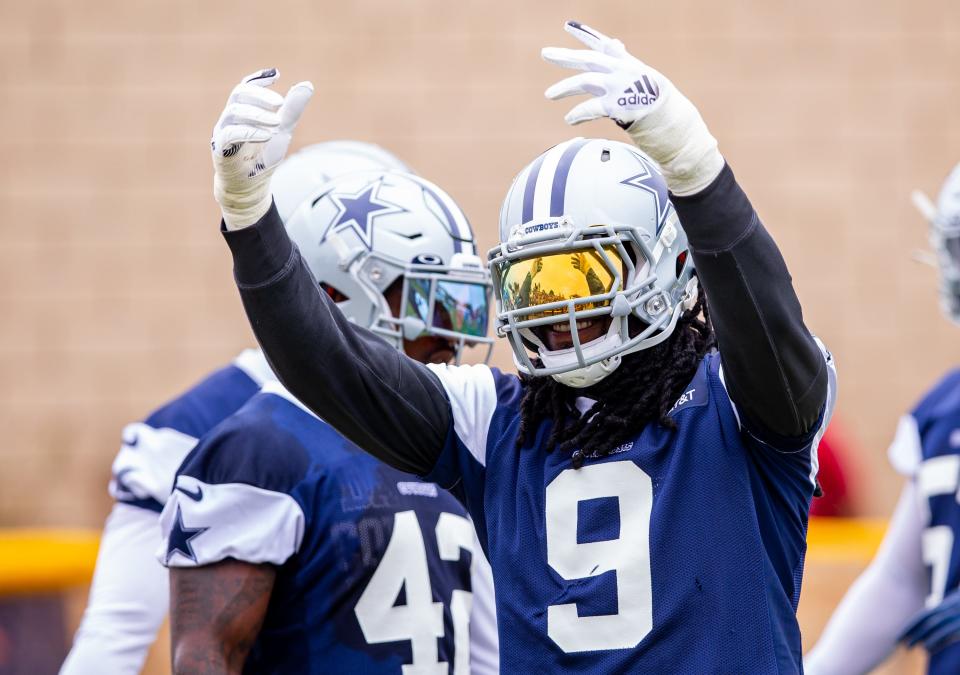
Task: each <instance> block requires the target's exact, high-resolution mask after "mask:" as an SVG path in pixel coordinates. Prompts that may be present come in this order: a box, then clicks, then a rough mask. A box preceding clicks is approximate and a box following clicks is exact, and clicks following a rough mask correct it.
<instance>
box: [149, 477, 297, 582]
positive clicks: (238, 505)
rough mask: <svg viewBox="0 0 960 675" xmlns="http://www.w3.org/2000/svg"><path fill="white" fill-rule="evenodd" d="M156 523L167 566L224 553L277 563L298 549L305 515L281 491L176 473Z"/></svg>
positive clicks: (206, 559) (204, 561)
mask: <svg viewBox="0 0 960 675" xmlns="http://www.w3.org/2000/svg"><path fill="white" fill-rule="evenodd" d="M160 528H161V532H162V544H161V547H160V550H159V551H158V552H157V556H158V558H159V559H160V561H161V562H163V563H164V564H165V565H166V566H167V567H198V566H201V565H210V564H212V563H215V562H219V561H220V560H223V559H224V558H235V559H237V560H242V561H244V562H249V563H253V564H261V563H271V564H274V565H282V564H283V563H284V562H286V561H287V559H288V558H290V556H292V555H293V554H294V553H296V552H297V551H298V550H299V549H300V545H301V543H302V542H303V531H304V514H303V510H302V509H301V508H300V504H298V503H297V501H296V500H295V499H294V498H293V497H291V496H290V495H288V494H284V493H282V492H273V491H271V490H264V489H263V488H258V487H254V486H253V485H247V484H246V483H223V484H209V483H204V482H202V481H199V480H197V479H196V478H194V477H192V476H185V475H181V476H177V483H176V489H175V490H174V491H173V493H172V494H171V495H170V499H169V500H167V505H166V506H165V507H164V509H163V513H162V514H161V515H160Z"/></svg>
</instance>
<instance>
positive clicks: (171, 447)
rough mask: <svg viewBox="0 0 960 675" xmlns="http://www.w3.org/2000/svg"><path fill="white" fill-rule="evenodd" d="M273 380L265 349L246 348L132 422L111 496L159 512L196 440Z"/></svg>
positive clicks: (126, 430)
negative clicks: (227, 362) (142, 418)
mask: <svg viewBox="0 0 960 675" xmlns="http://www.w3.org/2000/svg"><path fill="white" fill-rule="evenodd" d="M274 379H275V376H274V374H273V372H271V370H270V367H269V366H268V365H267V360H266V359H265V358H264V356H263V353H262V352H260V351H259V350H256V349H247V350H244V351H243V352H242V353H241V354H240V355H239V356H237V358H236V359H234V360H233V363H231V364H229V365H227V366H224V367H223V368H220V369H218V370H215V371H214V372H212V373H210V374H209V375H208V376H207V377H205V378H204V379H203V380H202V381H200V382H199V383H197V384H196V385H194V386H193V387H191V388H190V389H188V390H187V391H185V392H183V393H182V394H180V395H179V396H177V397H176V398H174V399H172V400H170V401H168V402H167V403H165V404H164V405H162V406H161V407H159V408H157V409H156V410H155V411H153V412H152V413H151V414H150V415H149V416H147V418H146V419H144V420H143V421H142V422H135V423H133V424H128V425H127V426H126V427H124V429H123V438H122V445H121V447H120V452H118V453H117V457H116V459H114V461H113V476H112V478H111V480H110V495H111V496H112V497H113V498H114V499H115V500H116V501H118V502H120V503H122V504H129V505H131V506H136V507H140V508H144V509H148V510H150V511H156V512H157V513H160V511H161V510H163V505H164V503H165V502H166V501H167V496H168V495H169V494H170V490H172V489H173V477H174V476H175V475H176V472H177V467H179V466H180V463H181V462H182V461H183V458H184V457H186V456H187V453H188V452H190V450H191V449H193V447H194V446H195V445H196V444H197V439H199V438H200V437H201V436H203V435H204V434H205V433H207V432H208V431H210V430H211V429H212V428H213V427H215V426H216V425H217V424H219V423H220V422H222V421H223V420H225V419H226V418H227V417H229V416H230V415H232V414H233V413H235V412H236V411H237V410H238V409H239V408H240V406H242V405H243V404H244V403H246V402H247V401H249V400H250V398H251V397H252V396H253V395H254V394H256V393H257V392H258V391H259V390H260V387H261V386H263V384H264V383H265V382H268V381H270V380H274Z"/></svg>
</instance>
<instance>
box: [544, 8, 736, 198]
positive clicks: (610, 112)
mask: <svg viewBox="0 0 960 675" xmlns="http://www.w3.org/2000/svg"><path fill="white" fill-rule="evenodd" d="M564 30H566V31H567V32H568V33H570V34H571V35H572V36H573V37H575V38H577V39H578V40H580V42H582V43H584V44H585V45H587V47H589V48H590V49H565V48H562V47H545V48H544V49H543V51H542V52H541V54H542V56H543V58H544V60H545V61H548V62H550V63H554V64H556V65H558V66H561V67H563V68H571V69H573V70H583V71H586V72H584V73H581V74H579V75H573V76H571V77H568V78H566V79H565V80H561V81H560V82H557V83H556V84H554V85H553V86H552V87H550V88H549V89H547V91H546V92H545V94H546V97H547V98H549V99H552V100H556V99H560V98H564V97H566V96H575V95H577V94H590V95H591V96H593V98H590V99H588V100H586V101H583V102H582V103H579V104H578V105H576V106H575V107H574V108H573V109H572V110H571V111H570V112H568V113H567V115H566V117H565V118H564V119H565V120H566V121H567V123H568V124H580V123H581V122H587V121H589V120H594V119H597V118H599V117H609V118H610V119H612V120H614V121H615V122H616V123H617V124H619V125H620V126H621V127H623V128H624V129H626V131H627V133H628V134H630V137H631V138H632V139H633V142H634V143H635V144H636V146H637V147H638V148H640V149H641V150H643V151H644V152H645V153H647V154H648V155H650V157H651V158H652V159H653V160H654V161H655V162H657V164H659V165H660V168H661V169H662V170H663V175H664V178H665V179H666V181H667V186H668V187H669V188H670V191H671V192H673V193H674V194H675V195H679V196H685V195H692V194H696V193H697V192H700V191H701V190H703V189H704V188H705V187H707V186H708V185H709V184H710V183H711V182H713V179H714V178H716V177H717V175H719V173H720V171H721V170H722V169H723V164H724V160H723V157H722V156H721V155H720V151H719V150H717V139H715V138H714V137H713V136H711V135H710V131H709V130H708V129H707V125H706V124H705V123H704V121H703V118H702V117H700V113H699V112H698V111H697V109H696V108H695V107H694V105H693V104H692V103H691V102H690V101H689V99H687V97H685V96H684V95H683V94H681V93H680V91H679V90H678V89H677V88H676V87H675V86H674V85H673V83H672V82H670V80H668V79H667V78H666V77H664V76H663V75H662V74H661V73H659V72H657V71H656V70H654V69H653V68H651V67H650V66H648V65H647V64H645V63H644V62H643V61H640V60H639V59H637V58H636V57H634V56H632V55H631V54H630V53H629V52H628V51H627V50H626V48H625V47H624V46H623V43H622V42H620V40H615V39H613V38H609V37H607V36H606V35H604V34H603V33H600V32H599V31H596V30H594V29H592V28H590V27H589V26H584V25H583V24H580V23H577V22H576V21H567V22H566V24H564Z"/></svg>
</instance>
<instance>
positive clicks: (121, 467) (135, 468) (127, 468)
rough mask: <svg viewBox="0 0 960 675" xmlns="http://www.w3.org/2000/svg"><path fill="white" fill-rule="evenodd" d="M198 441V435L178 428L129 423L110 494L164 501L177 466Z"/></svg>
mask: <svg viewBox="0 0 960 675" xmlns="http://www.w3.org/2000/svg"><path fill="white" fill-rule="evenodd" d="M196 444H197V439H196V438H194V437H193V436H188V435H187V434H184V433H181V432H179V431H177V430H175V429H170V428H167V427H164V428H161V429H155V428H154V427H151V426H150V425H148V424H144V423H142V422H137V423H134V424H128V425H127V426H126V427H124V429H123V445H122V446H121V447H120V452H118V453H117V457H116V459H114V460H113V479H112V480H111V481H110V496H111V497H113V498H114V499H116V500H117V501H120V502H129V501H136V500H143V499H154V500H156V501H157V502H158V503H159V504H163V503H164V502H166V501H167V497H168V496H169V495H170V490H172V489H173V477H174V475H176V473H177V468H178V467H179V466H180V464H181V463H182V462H183V459H184V457H186V456H187V454H188V453H189V452H190V451H191V450H192V449H193V447H194V446H195V445H196ZM157 508H158V510H159V507H157Z"/></svg>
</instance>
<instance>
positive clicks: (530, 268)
mask: <svg viewBox="0 0 960 675" xmlns="http://www.w3.org/2000/svg"><path fill="white" fill-rule="evenodd" d="M603 252H604V254H605V255H606V260H605V259H604V256H603V255H601V253H600V252H599V251H598V250H597V249H595V248H585V249H583V250H580V251H564V252H562V253H551V254H549V255H542V256H536V257H534V258H527V259H524V260H514V261H506V262H503V263H502V264H501V265H500V266H499V267H500V270H499V272H500V275H499V276H500V299H501V302H502V307H503V310H504V311H512V310H532V309H534V308H536V307H540V306H543V309H542V310H541V311H525V312H523V318H524V319H539V318H541V317H545V316H551V315H554V314H564V313H566V311H567V309H568V306H566V305H561V306H553V307H551V306H550V305H551V303H560V302H568V301H569V300H574V299H577V298H590V297H594V296H598V295H605V294H607V293H609V292H610V291H611V289H613V286H614V283H615V282H616V276H615V274H614V270H617V272H619V273H620V274H623V270H624V265H623V260H622V258H621V257H620V254H619V253H618V252H617V249H616V248H615V247H612V246H605V247H603ZM609 304H610V300H609V299H603V300H593V301H587V302H582V303H580V302H578V303H576V309H578V310H583V309H595V308H597V307H606V306H608V305H609Z"/></svg>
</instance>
